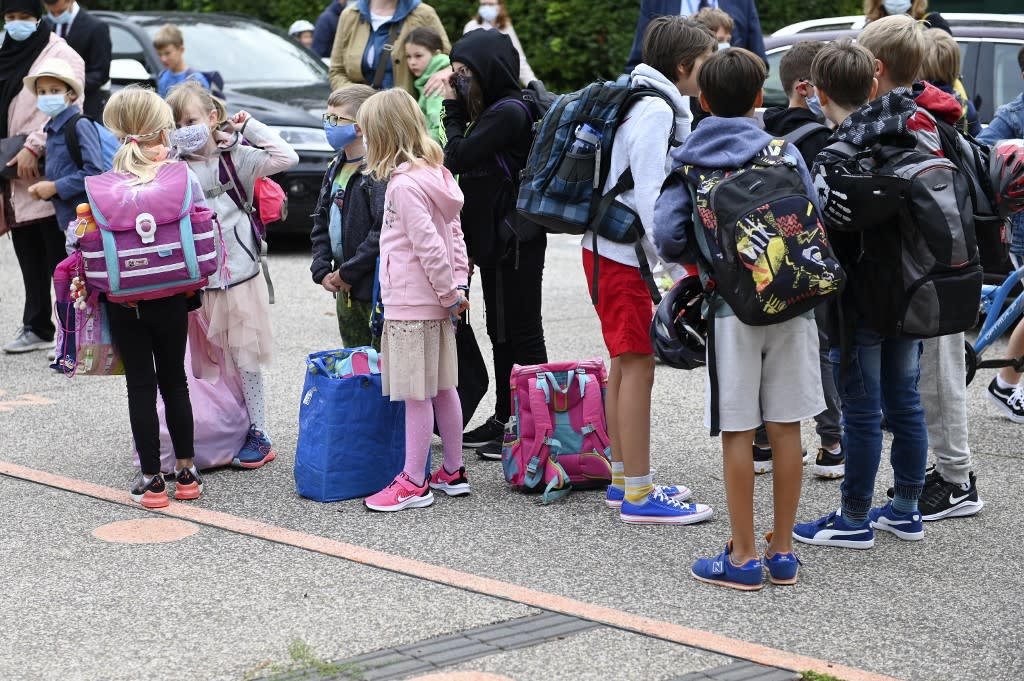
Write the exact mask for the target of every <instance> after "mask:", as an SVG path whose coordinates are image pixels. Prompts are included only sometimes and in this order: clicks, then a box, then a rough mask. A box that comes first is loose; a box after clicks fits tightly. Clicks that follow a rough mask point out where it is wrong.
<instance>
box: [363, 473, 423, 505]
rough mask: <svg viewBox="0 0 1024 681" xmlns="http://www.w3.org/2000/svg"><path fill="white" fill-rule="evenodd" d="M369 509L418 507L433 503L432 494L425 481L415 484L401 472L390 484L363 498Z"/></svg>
mask: <svg viewBox="0 0 1024 681" xmlns="http://www.w3.org/2000/svg"><path fill="white" fill-rule="evenodd" d="M363 503H364V504H366V508H368V509H370V510H371V511H401V510H402V509H403V508H420V507H423V506H430V505H431V504H433V503H434V494H433V492H431V491H430V486H429V485H428V484H427V482H426V481H424V483H423V484H422V485H417V484H416V483H415V482H413V481H412V480H410V479H409V476H408V475H406V474H405V472H404V471H403V472H401V473H399V474H398V476H397V477H396V478H395V479H394V480H393V481H392V482H391V484H390V485H388V486H387V487H385V488H384V489H382V490H381V491H379V492H377V493H376V494H373V495H371V496H368V497H366V499H364V500H363Z"/></svg>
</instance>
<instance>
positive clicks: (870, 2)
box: [864, 0, 928, 21]
mask: <svg viewBox="0 0 1024 681" xmlns="http://www.w3.org/2000/svg"><path fill="white" fill-rule="evenodd" d="M927 12H928V0H914V1H913V2H912V3H911V5H910V16H912V17H913V18H915V19H924V15H925V14H926V13H927ZM884 16H889V15H888V13H887V12H886V11H885V8H884V7H882V0H864V17H865V18H866V19H867V20H868V21H875V20H876V19H881V18H882V17H884Z"/></svg>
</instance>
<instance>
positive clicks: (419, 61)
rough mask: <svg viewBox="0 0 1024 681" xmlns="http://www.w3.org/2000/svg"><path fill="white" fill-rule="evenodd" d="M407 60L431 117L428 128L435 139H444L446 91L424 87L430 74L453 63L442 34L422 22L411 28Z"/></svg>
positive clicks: (406, 48)
mask: <svg viewBox="0 0 1024 681" xmlns="http://www.w3.org/2000/svg"><path fill="white" fill-rule="evenodd" d="M405 60H406V61H407V62H408V63H409V70H410V71H412V75H414V76H415V77H416V83H415V85H416V92H418V93H419V98H420V109H421V110H422V111H423V115H424V116H426V118H427V130H428V131H429V132H430V137H431V139H433V140H434V141H435V142H437V141H439V140H440V139H441V108H442V107H443V106H444V95H427V94H426V93H425V92H424V88H425V87H426V85H427V81H428V80H430V77H431V76H432V75H434V74H435V73H437V72H438V71H440V70H441V69H446V68H448V67H450V66H451V65H452V63H451V60H450V59H448V55H447V54H445V53H444V41H443V40H441V35H440V34H439V33H438V32H437V31H435V30H434V29H432V28H430V27H429V26H420V27H419V28H414V29H413V30H412V31H410V32H409V37H407V38H406V39H405Z"/></svg>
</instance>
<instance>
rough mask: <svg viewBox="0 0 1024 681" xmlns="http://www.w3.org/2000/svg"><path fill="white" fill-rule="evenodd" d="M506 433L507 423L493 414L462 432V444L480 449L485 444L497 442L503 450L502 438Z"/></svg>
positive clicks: (499, 448) (467, 447) (499, 449)
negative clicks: (472, 427) (474, 426)
mask: <svg viewBox="0 0 1024 681" xmlns="http://www.w3.org/2000/svg"><path fill="white" fill-rule="evenodd" d="M504 435H505V424H504V423H502V422H501V421H499V420H498V419H496V418H494V417H493V416H492V417H491V418H489V419H487V420H486V421H484V423H483V424H482V425H480V426H477V427H476V428H474V429H473V430H471V431H468V432H466V433H463V434H462V446H463V447H464V448H466V449H479V448H480V447H483V446H484V445H488V444H492V443H496V444H497V446H498V451H499V452H500V451H501V439H502V437H503V436H504Z"/></svg>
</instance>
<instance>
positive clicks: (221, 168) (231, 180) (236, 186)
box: [217, 151, 274, 305]
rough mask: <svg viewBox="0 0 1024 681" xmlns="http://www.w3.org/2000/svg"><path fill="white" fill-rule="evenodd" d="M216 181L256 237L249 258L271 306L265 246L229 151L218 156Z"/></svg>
mask: <svg viewBox="0 0 1024 681" xmlns="http://www.w3.org/2000/svg"><path fill="white" fill-rule="evenodd" d="M217 179H218V181H219V182H220V183H221V189H222V192H223V193H225V194H227V195H228V196H230V197H231V200H232V201H234V203H235V205H236V206H238V208H239V210H241V211H242V212H243V213H245V214H246V215H247V216H248V217H249V225H250V226H251V227H252V233H253V236H254V237H256V253H255V254H253V253H249V257H251V258H253V259H254V260H256V261H257V262H258V263H259V265H260V270H261V271H262V272H263V279H264V280H265V281H266V282H267V293H268V294H269V295H270V304H271V305H273V304H274V282H273V281H272V280H271V279H270V268H269V267H268V266H267V260H266V258H264V257H263V256H264V255H265V248H266V244H264V243H263V237H261V236H260V233H259V230H257V229H256V223H255V217H254V215H253V212H254V210H255V209H254V208H253V205H252V202H251V201H250V200H249V198H248V197H247V196H246V194H245V187H244V185H243V184H242V180H241V179H240V178H239V177H238V171H237V170H236V169H235V162H234V161H232V160H231V152H230V151H225V152H222V153H221V154H220V158H219V159H218V161H217ZM239 245H240V246H242V243H241V242H239ZM242 248H243V249H245V246H242ZM246 250H248V249H246Z"/></svg>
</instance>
